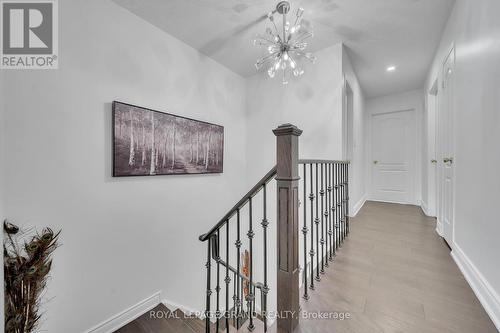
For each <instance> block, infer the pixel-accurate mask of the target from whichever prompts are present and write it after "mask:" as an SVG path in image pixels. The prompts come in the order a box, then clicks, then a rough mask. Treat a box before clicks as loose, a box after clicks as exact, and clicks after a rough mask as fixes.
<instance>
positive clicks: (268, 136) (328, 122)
mask: <svg viewBox="0 0 500 333" xmlns="http://www.w3.org/2000/svg"><path fill="white" fill-rule="evenodd" d="M315 55H316V57H317V58H318V60H317V62H316V64H314V65H310V66H306V67H305V74H304V75H303V76H302V77H301V78H300V79H298V80H297V79H292V80H290V82H289V84H288V85H283V84H282V83H281V80H280V78H274V79H269V78H267V77H265V75H267V74H265V73H261V74H258V75H255V76H253V77H251V78H249V79H248V80H247V95H246V96H247V97H246V98H247V129H248V131H247V152H248V163H249V179H251V180H252V181H253V182H257V181H258V180H259V179H260V177H262V175H264V174H265V172H267V171H269V169H270V168H271V167H272V166H273V165H274V163H275V161H276V156H275V155H276V153H275V141H276V138H275V136H274V134H273V133H272V132H271V131H272V130H273V129H274V128H276V127H277V126H278V125H280V124H282V123H292V124H294V125H296V126H297V127H299V128H300V129H302V130H303V131H304V132H303V134H302V136H301V137H300V139H299V142H300V143H299V145H300V148H299V153H300V157H301V158H321V159H341V158H342V88H343V79H342V44H337V45H334V46H332V47H329V48H327V49H324V50H321V51H320V52H316V53H315Z"/></svg>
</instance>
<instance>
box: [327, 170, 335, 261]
mask: <svg viewBox="0 0 500 333" xmlns="http://www.w3.org/2000/svg"><path fill="white" fill-rule="evenodd" d="M332 169H333V164H332V163H330V164H329V165H328V174H329V175H330V176H329V181H328V194H329V197H328V211H329V213H330V215H329V216H328V239H329V240H330V251H329V253H328V254H329V260H330V261H333V253H334V251H335V243H334V241H333V228H332V224H333V220H334V216H333V213H334V209H333V203H332V202H333V192H332V189H333V188H332V181H333V173H332Z"/></svg>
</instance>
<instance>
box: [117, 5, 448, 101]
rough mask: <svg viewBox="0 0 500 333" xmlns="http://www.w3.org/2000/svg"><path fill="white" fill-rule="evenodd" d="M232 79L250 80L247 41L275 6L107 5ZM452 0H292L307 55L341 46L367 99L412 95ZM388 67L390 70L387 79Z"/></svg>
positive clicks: (251, 57) (251, 52)
mask: <svg viewBox="0 0 500 333" xmlns="http://www.w3.org/2000/svg"><path fill="white" fill-rule="evenodd" d="M113 1H115V2H116V3H118V4H119V5H121V6H123V7H125V8H127V9H128V10H130V11H131V12H132V13H134V14H136V15H138V16H140V17H142V18H143V19H145V20H146V21H149V22H150V23H152V24H154V25H155V26H157V27H159V28H160V29H162V30H164V31H165V32H167V33H169V34H170V35H173V36H175V37H177V38H178V39H180V40H182V41H184V42H185V43H187V44H188V45H191V46H192V47H194V48H196V49H198V50H200V51H201V52H202V53H204V54H206V55H208V56H210V57H211V58H213V59H215V60H216V61H218V62H219V63H221V64H223V65H225V66H226V67H228V68H230V69H231V70H233V71H234V72H236V73H239V74H241V75H242V76H245V77H248V76H251V75H253V74H255V73H256V70H255V67H254V65H253V64H254V63H255V61H256V59H257V58H259V57H260V56H261V55H262V52H263V50H262V49H260V48H258V47H256V46H254V45H253V37H254V36H255V35H256V34H257V33H262V32H264V30H265V27H266V26H267V24H268V21H267V20H265V19H264V17H265V14H266V13H268V12H269V11H271V10H272V9H274V7H275V5H276V3H277V0H113ZM453 3H454V0H299V1H292V10H295V9H296V8H297V7H298V6H299V5H300V6H303V7H304V9H305V13H304V18H305V19H307V20H309V21H311V22H312V25H313V27H314V33H315V35H314V38H313V39H311V40H310V47H309V48H308V49H310V50H311V51H318V50H320V49H323V48H326V47H328V46H331V45H334V44H336V43H338V42H344V44H345V45H346V46H347V48H348V50H349V55H350V58H351V61H352V63H353V66H354V68H355V71H356V73H357V75H358V78H359V80H360V82H361V86H362V88H363V90H364V92H365V95H366V96H367V97H375V96H381V95H387V94H390V93H396V92H401V91H405V90H410V89H416V88H420V87H422V85H423V82H424V80H425V76H426V74H427V71H428V69H429V66H430V63H431V61H432V58H433V56H434V52H435V49H436V47H437V45H438V43H439V40H440V38H441V33H442V30H443V28H444V26H445V23H446V20H447V18H448V16H449V13H450V11H451V8H452V6H453ZM389 65H395V66H397V70H396V71H395V72H392V73H387V72H386V67H387V66H389Z"/></svg>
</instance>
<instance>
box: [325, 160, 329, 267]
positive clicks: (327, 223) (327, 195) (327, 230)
mask: <svg viewBox="0 0 500 333" xmlns="http://www.w3.org/2000/svg"><path fill="white" fill-rule="evenodd" d="M325 179H326V181H325V191H326V195H325V242H326V246H325V267H329V266H330V264H329V258H330V254H329V253H330V248H329V247H328V245H329V244H330V242H329V240H330V235H329V231H330V190H329V189H330V163H326V164H325Z"/></svg>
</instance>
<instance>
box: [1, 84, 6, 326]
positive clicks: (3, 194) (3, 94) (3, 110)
mask: <svg viewBox="0 0 500 333" xmlns="http://www.w3.org/2000/svg"><path fill="white" fill-rule="evenodd" d="M4 86H5V83H4V76H3V75H2V76H0V222H2V223H3V220H4V219H5V217H6V216H5V206H4V200H5V199H4V196H5V183H4V179H5V178H4V177H5V170H4V168H5V156H4V144H5V127H4V123H5V120H4V117H5V106H4V104H5V93H4ZM2 230H3V229H2ZM0 271H1V274H0V275H1V277H2V281H4V279H3V265H2V268H0ZM2 286H3V282H2ZM0 289H1V291H0V306H1V309H2V314H3V313H4V312H3V311H4V288H3V287H2V288H0ZM2 317H3V315H2ZM0 322H1V323H0V332H3V328H4V320H0Z"/></svg>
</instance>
